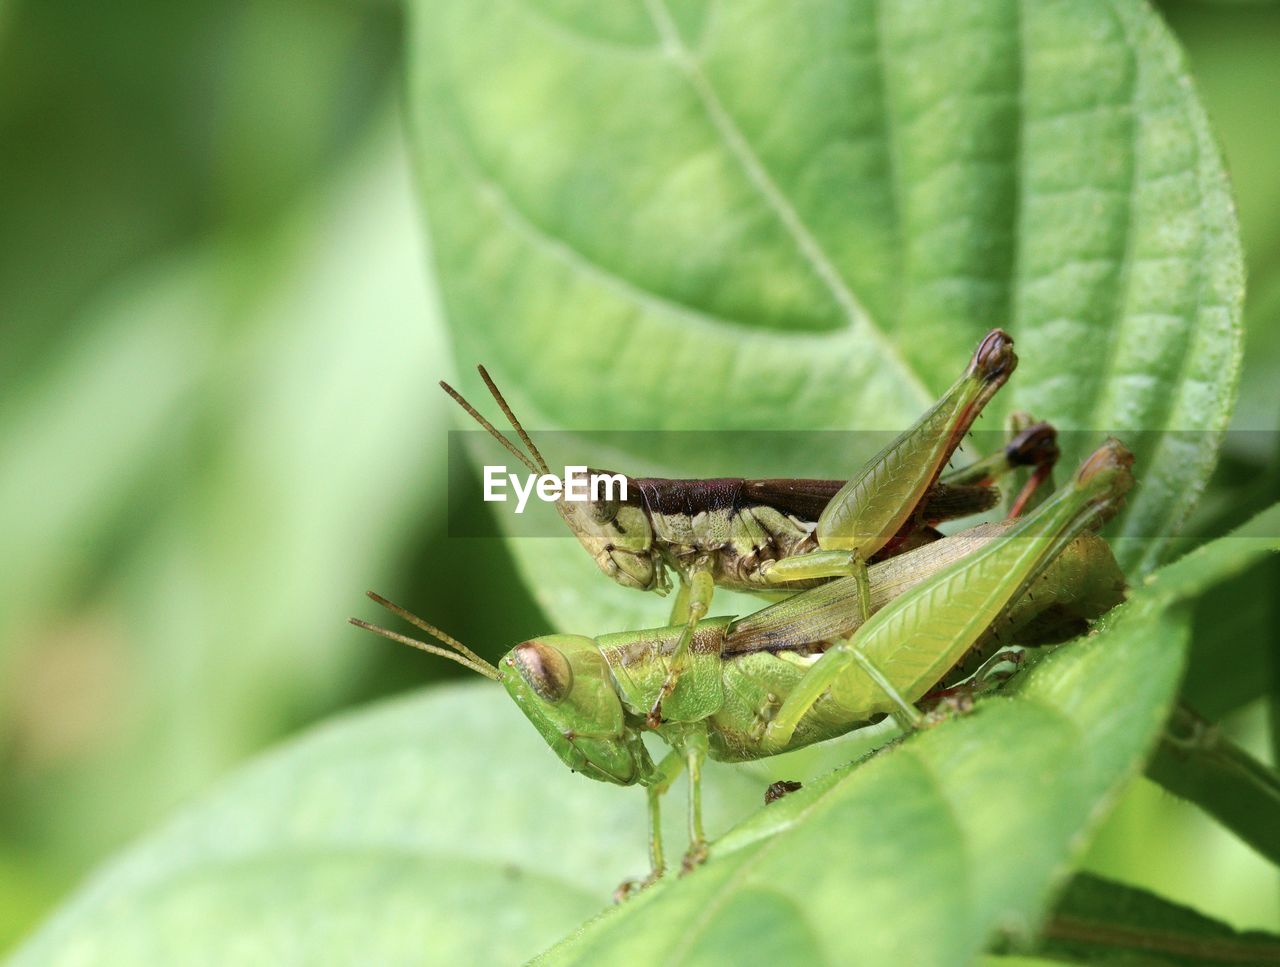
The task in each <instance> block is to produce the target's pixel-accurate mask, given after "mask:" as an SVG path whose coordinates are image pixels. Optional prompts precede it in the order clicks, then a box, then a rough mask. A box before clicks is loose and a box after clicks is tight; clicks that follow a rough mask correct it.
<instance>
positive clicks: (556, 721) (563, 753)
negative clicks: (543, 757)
mask: <svg viewBox="0 0 1280 967" xmlns="http://www.w3.org/2000/svg"><path fill="white" fill-rule="evenodd" d="M499 675H500V679H499V680H500V681H501V682H502V684H503V686H504V687H505V688H506V690H507V694H509V695H510V696H511V698H512V699H513V700H514V701H515V703H516V705H518V706H519V707H520V710H521V711H522V712H524V714H525V716H526V717H527V718H528V719H529V721H530V722H532V723H533V726H534V728H536V729H537V730H538V733H539V734H540V735H541V736H542V738H543V739H544V740H545V741H546V743H547V745H549V746H551V748H552V750H553V751H554V752H555V753H556V755H558V756H559V757H560V759H561V761H563V762H564V763H565V765H567V766H568V767H569V768H570V769H572V770H573V771H574V772H581V773H582V774H583V775H585V776H589V777H591V778H592V779H599V780H600V781H602V782H615V783H617V784H618V785H622V786H629V785H631V784H633V783H635V782H639V781H640V780H641V779H642V778H644V777H646V776H647V775H648V774H649V772H650V771H651V770H652V768H653V763H652V761H651V760H650V759H649V755H648V753H647V752H646V751H645V748H644V745H643V744H642V743H640V742H639V741H638V739H637V738H636V736H635V734H634V731H633V730H632V729H630V728H628V726H627V723H626V720H625V716H624V714H623V708H622V700H621V698H619V696H618V691H617V688H616V686H615V685H614V681H613V675H612V673H611V672H610V671H609V666H608V665H607V664H606V662H605V660H604V656H603V655H601V654H600V649H599V648H598V647H597V646H596V642H595V641H594V640H593V639H591V638H584V637H582V636H580V635H544V636H542V637H540V638H533V639H531V640H529V641H524V642H521V643H520V644H518V645H516V646H515V647H514V648H512V649H511V651H509V652H508V653H507V654H506V656H505V657H504V658H503V659H502V661H501V662H500V663H499Z"/></svg>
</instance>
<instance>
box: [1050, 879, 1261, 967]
mask: <svg viewBox="0 0 1280 967" xmlns="http://www.w3.org/2000/svg"><path fill="white" fill-rule="evenodd" d="M1036 952H1037V953H1039V954H1041V955H1044V956H1052V957H1058V958H1061V959H1063V960H1069V961H1072V962H1078V963H1089V964H1130V965H1131V964H1134V963H1135V962H1136V963H1149V962H1156V963H1164V964H1179V965H1186V967H1194V965H1197V964H1224V965H1225V964H1239V965H1257V964H1274V963H1280V937H1277V936H1275V935H1273V934H1268V933H1264V932H1262V931H1258V930H1250V931H1237V930H1233V929H1232V928H1231V927H1229V926H1227V925H1226V924H1224V923H1221V922H1219V921H1217V920H1213V919H1211V918H1209V917H1206V916H1204V915H1203V914H1200V913H1197V912H1196V911H1194V910H1191V909H1189V908H1188V907H1184V906H1180V905H1179V904H1176V903H1171V902H1170V901H1168V900H1165V899H1164V898H1162V897H1158V896H1156V895H1155V894H1153V893H1148V892H1146V891H1145V890H1139V889H1136V888H1134V887H1130V886H1125V885H1123V884H1121V883H1115V882H1112V881H1110V880H1105V879H1103V878H1102V877H1098V876H1091V875H1089V874H1081V875H1080V876H1077V877H1074V878H1073V879H1072V880H1071V882H1070V883H1069V884H1068V885H1067V889H1066V890H1065V891H1064V892H1063V895H1062V897H1061V898H1060V899H1059V900H1058V903H1057V905H1056V906H1055V908H1054V911H1053V914H1052V915H1051V916H1050V918H1049V920H1048V922H1047V924H1046V925H1045V931H1044V939H1043V940H1042V941H1041V942H1040V943H1039V944H1038V945H1037V947H1036Z"/></svg>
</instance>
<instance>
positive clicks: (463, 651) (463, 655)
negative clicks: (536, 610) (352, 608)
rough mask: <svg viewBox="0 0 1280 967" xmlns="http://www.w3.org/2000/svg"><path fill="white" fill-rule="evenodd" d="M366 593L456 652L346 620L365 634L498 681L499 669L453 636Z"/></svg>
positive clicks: (375, 626) (367, 623)
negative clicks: (434, 656) (397, 643)
mask: <svg viewBox="0 0 1280 967" xmlns="http://www.w3.org/2000/svg"><path fill="white" fill-rule="evenodd" d="M365 593H366V594H368V595H369V597H370V598H372V599H373V600H374V601H376V602H377V603H378V604H380V605H382V606H383V607H384V608H386V609H387V610H388V611H390V612H391V613H392V614H395V615H399V616H400V617H401V618H403V619H404V620H405V621H407V622H409V624H411V625H413V626H414V627H415V628H421V629H422V630H423V631H425V632H426V633H427V634H429V635H430V636H431V637H432V638H435V639H436V640H437V641H439V642H440V643H441V644H444V645H448V646H449V647H450V648H453V649H455V651H449V650H448V649H447V648H440V647H438V646H436V645H432V644H428V643H427V642H425V641H419V640H418V639H417V638H410V637H409V636H408V635H402V634H400V633H398V632H395V631H389V630H387V629H386V628H381V627H379V626H378V625H375V624H370V623H369V622H367V621H362V620H360V619H359V618H348V619H347V620H348V621H350V622H351V623H352V624H353V625H355V626H356V627H357V628H363V629H364V630H365V631H372V632H373V633H374V634H375V635H381V636H382V637H383V638H389V639H390V640H391V641H398V642H399V643H400V644H402V645H408V646H409V647H410V648H417V649H418V650H420V651H425V652H428V653H429V654H432V655H437V656H439V657H440V658H447V659H449V660H450V661H453V662H457V663H458V664H459V665H461V666H463V667H464V668H470V669H471V670H472V671H473V672H476V673H478V674H480V675H483V676H484V677H485V678H491V679H493V680H494V681H495V682H496V681H498V680H499V678H500V676H499V674H498V669H496V668H494V667H493V665H491V664H490V663H489V662H487V661H485V660H484V659H483V658H481V657H480V656H479V655H477V654H476V653H475V652H474V651H472V650H471V649H470V648H468V647H467V646H466V645H464V644H463V643H462V642H460V641H458V639H457V638H454V637H453V636H452V635H447V634H445V633H444V632H443V631H441V630H440V629H439V628H437V627H435V626H434V625H431V624H428V623H427V622H425V621H423V620H422V619H421V618H419V617H418V616H417V615H416V614H414V613H413V612H411V611H407V610H405V609H404V608H402V607H400V606H399V605H398V604H393V603H392V602H390V601H388V600H387V599H386V598H384V597H383V596H382V595H380V594H376V593H375V592H373V591H367V592H365Z"/></svg>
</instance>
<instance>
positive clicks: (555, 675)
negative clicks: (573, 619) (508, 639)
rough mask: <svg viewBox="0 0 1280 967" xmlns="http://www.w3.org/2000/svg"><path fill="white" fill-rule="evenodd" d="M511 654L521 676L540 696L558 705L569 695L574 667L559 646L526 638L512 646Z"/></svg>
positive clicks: (545, 700)
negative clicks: (557, 647) (555, 646)
mask: <svg viewBox="0 0 1280 967" xmlns="http://www.w3.org/2000/svg"><path fill="white" fill-rule="evenodd" d="M511 657H512V659H513V660H514V661H515V666H516V670H517V671H518V672H520V677H521V678H523V679H524V680H525V681H526V682H527V683H528V684H529V687H530V688H531V689H533V692H534V694H535V695H537V696H538V698H540V699H542V700H543V701H544V702H549V703H551V704H552V705H559V704H560V703H561V702H563V701H564V700H565V699H566V698H567V697H568V695H569V691H570V690H571V689H572V688H573V666H571V665H570V664H569V659H567V658H565V656H564V654H563V653H562V652H560V651H559V650H558V649H556V648H553V647H552V646H551V645H546V644H542V643H541V642H537V641H526V642H524V643H523V644H519V645H516V647H515V648H514V649H512V652H511Z"/></svg>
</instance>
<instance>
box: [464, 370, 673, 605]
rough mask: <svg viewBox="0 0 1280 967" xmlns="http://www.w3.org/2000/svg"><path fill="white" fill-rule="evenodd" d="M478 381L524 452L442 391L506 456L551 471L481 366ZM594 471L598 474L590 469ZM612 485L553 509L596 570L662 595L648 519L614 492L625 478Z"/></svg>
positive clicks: (663, 579) (664, 586) (616, 477)
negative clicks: (592, 561) (479, 426)
mask: <svg viewBox="0 0 1280 967" xmlns="http://www.w3.org/2000/svg"><path fill="white" fill-rule="evenodd" d="M477 369H478V370H479V372H480V377H481V379H483V380H484V383H485V385H486V386H487V387H489V392H490V394H492V396H493V399H494V401H495V402H496V403H497V404H498V406H499V407H500V408H501V409H502V412H503V413H504V414H506V417H507V420H508V422H510V424H511V427H512V429H513V430H515V431H516V435H517V436H518V437H519V438H520V442H521V443H523V444H524V446H525V449H526V450H528V453H525V452H523V451H521V450H520V448H519V447H517V446H516V445H515V443H513V442H512V441H511V440H508V439H507V438H506V437H505V436H504V435H503V434H502V432H501V431H500V430H498V428H497V427H495V426H494V425H493V424H492V423H490V422H489V421H488V420H486V419H485V418H484V417H483V416H481V415H480V412H479V411H478V410H477V409H476V408H475V407H474V406H472V405H471V404H470V403H468V402H467V401H466V400H465V399H464V398H463V396H462V394H461V393H459V392H458V391H457V390H455V389H454V388H453V387H452V386H450V385H449V384H448V383H445V382H441V383H440V386H441V388H442V389H443V390H444V391H445V392H446V393H448V394H449V395H450V396H452V397H453V399H454V400H455V401H456V402H457V404H458V405H459V406H461V407H462V408H463V409H464V410H466V411H467V413H468V414H469V415H470V416H471V418H472V419H473V420H475V421H476V422H477V423H479V424H480V425H481V426H482V427H484V428H485V430H487V431H488V433H489V435H490V436H491V437H493V438H494V439H495V440H497V441H498V443H500V444H502V446H503V447H504V448H506V450H507V452H508V453H510V454H511V455H512V456H513V457H515V458H516V459H517V460H519V461H520V462H521V463H522V464H524V466H525V467H527V468H528V469H529V471H530V472H531V473H535V474H537V473H544V474H546V473H550V472H551V471H550V468H549V467H548V466H547V461H546V460H545V459H543V456H542V454H541V453H539V452H538V448H537V446H535V445H534V442H533V440H532V439H531V438H530V437H529V434H528V433H527V432H525V429H524V427H523V426H521V425H520V421H519V420H518V419H516V415H515V413H514V412H512V410H511V406H510V405H509V404H508V403H507V401H506V399H505V398H504V397H503V395H502V393H501V392H500V391H499V389H498V387H497V385H496V384H495V383H494V382H493V379H492V378H491V377H490V376H489V373H488V372H487V371H486V370H485V368H484V367H483V366H479V367H477ZM593 473H598V471H593ZM607 476H610V477H612V482H611V483H609V484H607V486H606V489H605V491H604V493H603V494H601V495H599V496H596V495H594V494H593V495H591V496H592V499H590V500H572V501H570V500H566V499H564V497H561V499H560V500H558V501H557V502H556V509H557V510H559V511H560V516H561V517H563V518H564V522H565V523H566V524H568V525H569V529H570V530H572V531H573V533H574V536H575V537H577V538H578V540H579V541H580V542H581V543H582V546H583V547H585V548H586V549H587V553H588V554H590V555H591V557H592V559H593V560H594V561H595V562H596V564H597V565H599V567H600V570H602V571H604V573H605V574H607V575H609V577H611V578H613V579H614V580H615V581H617V582H618V583H619V584H621V585H622V586H623V587H624V588H636V589H638V590H641V591H650V590H657V591H659V592H660V593H664V594H665V593H666V591H667V590H668V589H669V588H670V584H669V582H668V580H667V575H666V571H665V569H664V568H663V567H662V566H661V563H660V558H659V556H658V555H657V554H656V553H655V551H654V548H653V527H652V525H651V523H650V521H649V518H648V516H647V515H646V514H645V513H644V511H642V510H641V509H640V508H638V507H634V506H630V505H628V504H626V503H624V502H623V501H622V500H621V499H620V495H619V494H615V492H614V489H613V488H614V487H615V486H617V487H618V489H619V491H621V487H622V485H623V481H624V480H625V479H626V478H625V477H623V475H622V474H610V475H607Z"/></svg>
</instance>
